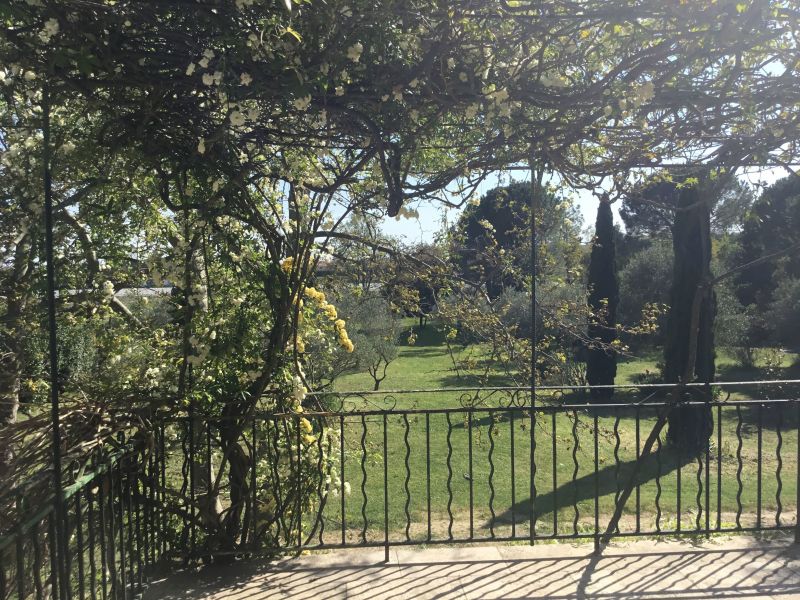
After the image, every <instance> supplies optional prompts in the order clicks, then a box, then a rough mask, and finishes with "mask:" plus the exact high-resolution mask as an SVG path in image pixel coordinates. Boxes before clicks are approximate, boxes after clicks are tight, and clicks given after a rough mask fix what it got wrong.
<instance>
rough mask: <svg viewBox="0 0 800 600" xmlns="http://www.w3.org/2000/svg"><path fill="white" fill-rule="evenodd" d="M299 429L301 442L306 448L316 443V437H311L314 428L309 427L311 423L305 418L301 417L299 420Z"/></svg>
mask: <svg viewBox="0 0 800 600" xmlns="http://www.w3.org/2000/svg"><path fill="white" fill-rule="evenodd" d="M300 429H301V430H302V432H303V441H304V442H305V444H306V445H307V446H310V445H311V444H313V443H314V442H316V441H317V437H316V436H315V435H312V432H313V430H314V427H313V426H312V425H311V421H309V420H308V419H306V418H305V417H302V418H301V419H300Z"/></svg>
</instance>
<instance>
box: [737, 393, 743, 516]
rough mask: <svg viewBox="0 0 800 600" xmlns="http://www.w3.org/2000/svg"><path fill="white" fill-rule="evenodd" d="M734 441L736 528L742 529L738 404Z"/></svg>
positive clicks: (740, 425) (740, 441)
mask: <svg viewBox="0 0 800 600" xmlns="http://www.w3.org/2000/svg"><path fill="white" fill-rule="evenodd" d="M736 439H737V440H738V445H737V447H736V461H737V467H736V483H737V485H738V488H737V490H736V528H737V529H741V528H742V508H743V507H742V491H743V490H744V484H743V483H742V467H743V466H744V465H743V463H742V406H741V405H740V404H737V405H736Z"/></svg>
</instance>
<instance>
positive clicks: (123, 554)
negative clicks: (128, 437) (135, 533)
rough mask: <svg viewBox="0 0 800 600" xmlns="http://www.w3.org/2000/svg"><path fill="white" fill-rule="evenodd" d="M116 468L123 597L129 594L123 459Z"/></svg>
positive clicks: (114, 493)
mask: <svg viewBox="0 0 800 600" xmlns="http://www.w3.org/2000/svg"><path fill="white" fill-rule="evenodd" d="M114 468H115V469H119V472H118V473H117V477H116V482H117V489H116V490H114V492H113V495H114V496H116V497H117V508H118V512H117V525H118V529H119V531H118V534H119V575H120V588H119V590H118V593H119V594H120V595H121V596H122V598H123V599H124V598H126V597H127V594H128V573H127V564H128V562H127V558H128V553H127V548H126V547H125V543H126V542H125V498H124V494H123V483H122V479H123V474H122V466H121V461H118V462H117V463H116V465H114Z"/></svg>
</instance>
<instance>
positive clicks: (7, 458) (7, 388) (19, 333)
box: [0, 235, 31, 475]
mask: <svg viewBox="0 0 800 600" xmlns="http://www.w3.org/2000/svg"><path fill="white" fill-rule="evenodd" d="M30 252H31V245H30V243H29V238H28V236H27V235H25V236H23V237H22V239H20V240H19V241H18V243H17V247H16V250H15V252H14V263H13V267H12V269H11V274H10V277H9V279H8V281H7V282H6V284H7V285H6V289H5V290H4V295H5V296H6V314H5V315H3V317H2V318H3V321H4V326H3V329H2V331H0V429H2V428H4V427H7V426H8V425H11V424H13V423H16V421H17V412H18V411H19V401H20V392H21V390H20V384H21V381H22V368H23V360H22V339H23V337H24V334H23V330H22V315H23V312H24V309H25V291H24V289H23V287H24V282H25V280H26V279H27V277H28V274H29V273H30V259H31V257H30ZM13 458H14V456H13V449H12V448H8V447H6V446H5V445H3V444H2V442H0V475H4V474H5V473H6V472H7V471H8V469H9V467H10V465H11V461H12V460H13Z"/></svg>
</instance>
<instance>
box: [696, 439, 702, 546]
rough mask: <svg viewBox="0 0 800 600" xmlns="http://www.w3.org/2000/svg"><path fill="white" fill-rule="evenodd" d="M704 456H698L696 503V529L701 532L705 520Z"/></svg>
mask: <svg viewBox="0 0 800 600" xmlns="http://www.w3.org/2000/svg"><path fill="white" fill-rule="evenodd" d="M702 498H703V455H702V454H698V455H697V496H696V497H695V502H696V503H697V516H696V517H695V522H694V528H695V529H696V530H697V531H700V529H701V525H700V523H701V522H702V519H703V504H702Z"/></svg>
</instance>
